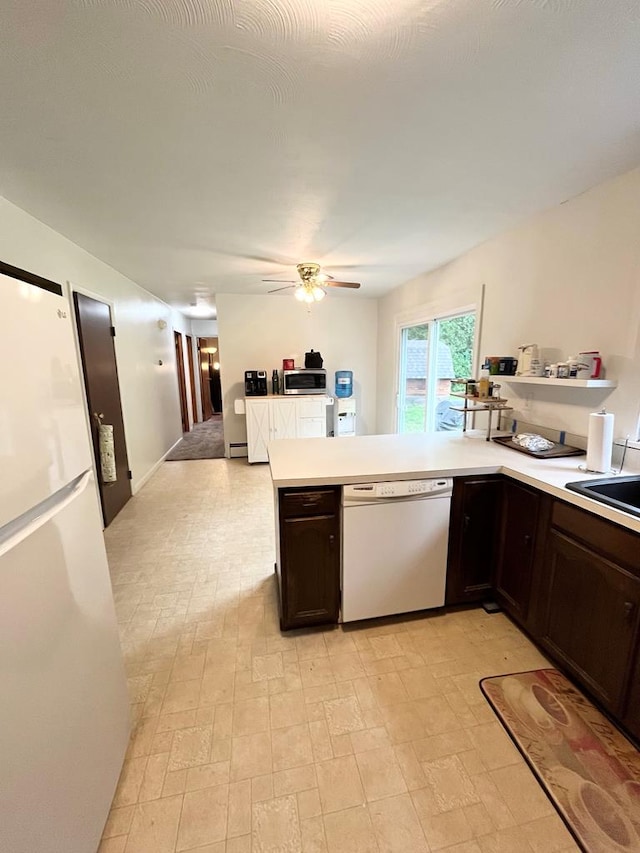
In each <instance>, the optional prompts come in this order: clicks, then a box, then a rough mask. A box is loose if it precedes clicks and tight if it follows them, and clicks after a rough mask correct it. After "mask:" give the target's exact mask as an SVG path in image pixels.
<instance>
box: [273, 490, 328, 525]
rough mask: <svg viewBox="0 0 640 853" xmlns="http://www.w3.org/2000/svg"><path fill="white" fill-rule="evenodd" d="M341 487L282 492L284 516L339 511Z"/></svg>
mask: <svg viewBox="0 0 640 853" xmlns="http://www.w3.org/2000/svg"><path fill="white" fill-rule="evenodd" d="M338 506H339V489H304V490H303V491H285V490H283V491H281V492H280V515H281V517H282V518H298V517H300V516H305V515H333V514H334V513H336V512H337V511H338Z"/></svg>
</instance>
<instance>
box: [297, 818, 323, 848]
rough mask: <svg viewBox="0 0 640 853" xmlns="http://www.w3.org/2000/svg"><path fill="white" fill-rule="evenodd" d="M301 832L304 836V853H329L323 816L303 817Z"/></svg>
mask: <svg viewBox="0 0 640 853" xmlns="http://www.w3.org/2000/svg"><path fill="white" fill-rule="evenodd" d="M300 833H301V836H302V853H327V840H326V837H325V833H324V822H323V820H322V818H321V817H319V816H314V817H310V818H307V819H304V820H303V819H301V820H300Z"/></svg>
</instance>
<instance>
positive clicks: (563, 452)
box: [491, 435, 587, 459]
mask: <svg viewBox="0 0 640 853" xmlns="http://www.w3.org/2000/svg"><path fill="white" fill-rule="evenodd" d="M491 440H492V441H497V442H498V444H501V445H502V446H503V447H509V448H510V449H511V450H518V451H519V452H520V453H526V454H527V456H533V458H534V459H559V458H560V457H561V456H584V454H585V453H586V452H587V451H586V450H582V449H581V448H580V447H572V446H571V445H570V444H558V443H557V442H554V444H553V447H550V448H549V450H527V448H526V447H520V445H519V444H514V443H513V437H512V436H510V435H498V436H494V438H492V439H491ZM549 440H551V439H549Z"/></svg>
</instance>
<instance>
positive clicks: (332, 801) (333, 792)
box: [316, 755, 365, 814]
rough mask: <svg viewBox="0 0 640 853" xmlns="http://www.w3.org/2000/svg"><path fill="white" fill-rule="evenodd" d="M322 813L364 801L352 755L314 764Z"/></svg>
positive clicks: (358, 774)
mask: <svg viewBox="0 0 640 853" xmlns="http://www.w3.org/2000/svg"><path fill="white" fill-rule="evenodd" d="M316 773H317V775H318V789H319V793H320V802H321V804H322V811H323V813H325V814H326V813H327V812H335V811H341V810H343V809H347V808H350V807H351V806H357V805H362V804H363V803H364V802H365V796H364V790H363V787H362V782H361V779H360V773H359V772H358V765H357V764H356V760H355V758H354V757H353V756H352V755H348V756H345V757H343V758H334V759H332V760H331V761H323V762H321V763H319V764H317V765H316Z"/></svg>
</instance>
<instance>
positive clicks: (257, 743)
mask: <svg viewBox="0 0 640 853" xmlns="http://www.w3.org/2000/svg"><path fill="white" fill-rule="evenodd" d="M272 770H273V764H272V760H271V736H270V735H269V732H260V733H259V734H255V735H243V736H242V737H234V738H232V739H231V781H232V782H240V781H242V780H243V779H251V777H252V776H264V775H265V773H271V772H272Z"/></svg>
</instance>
